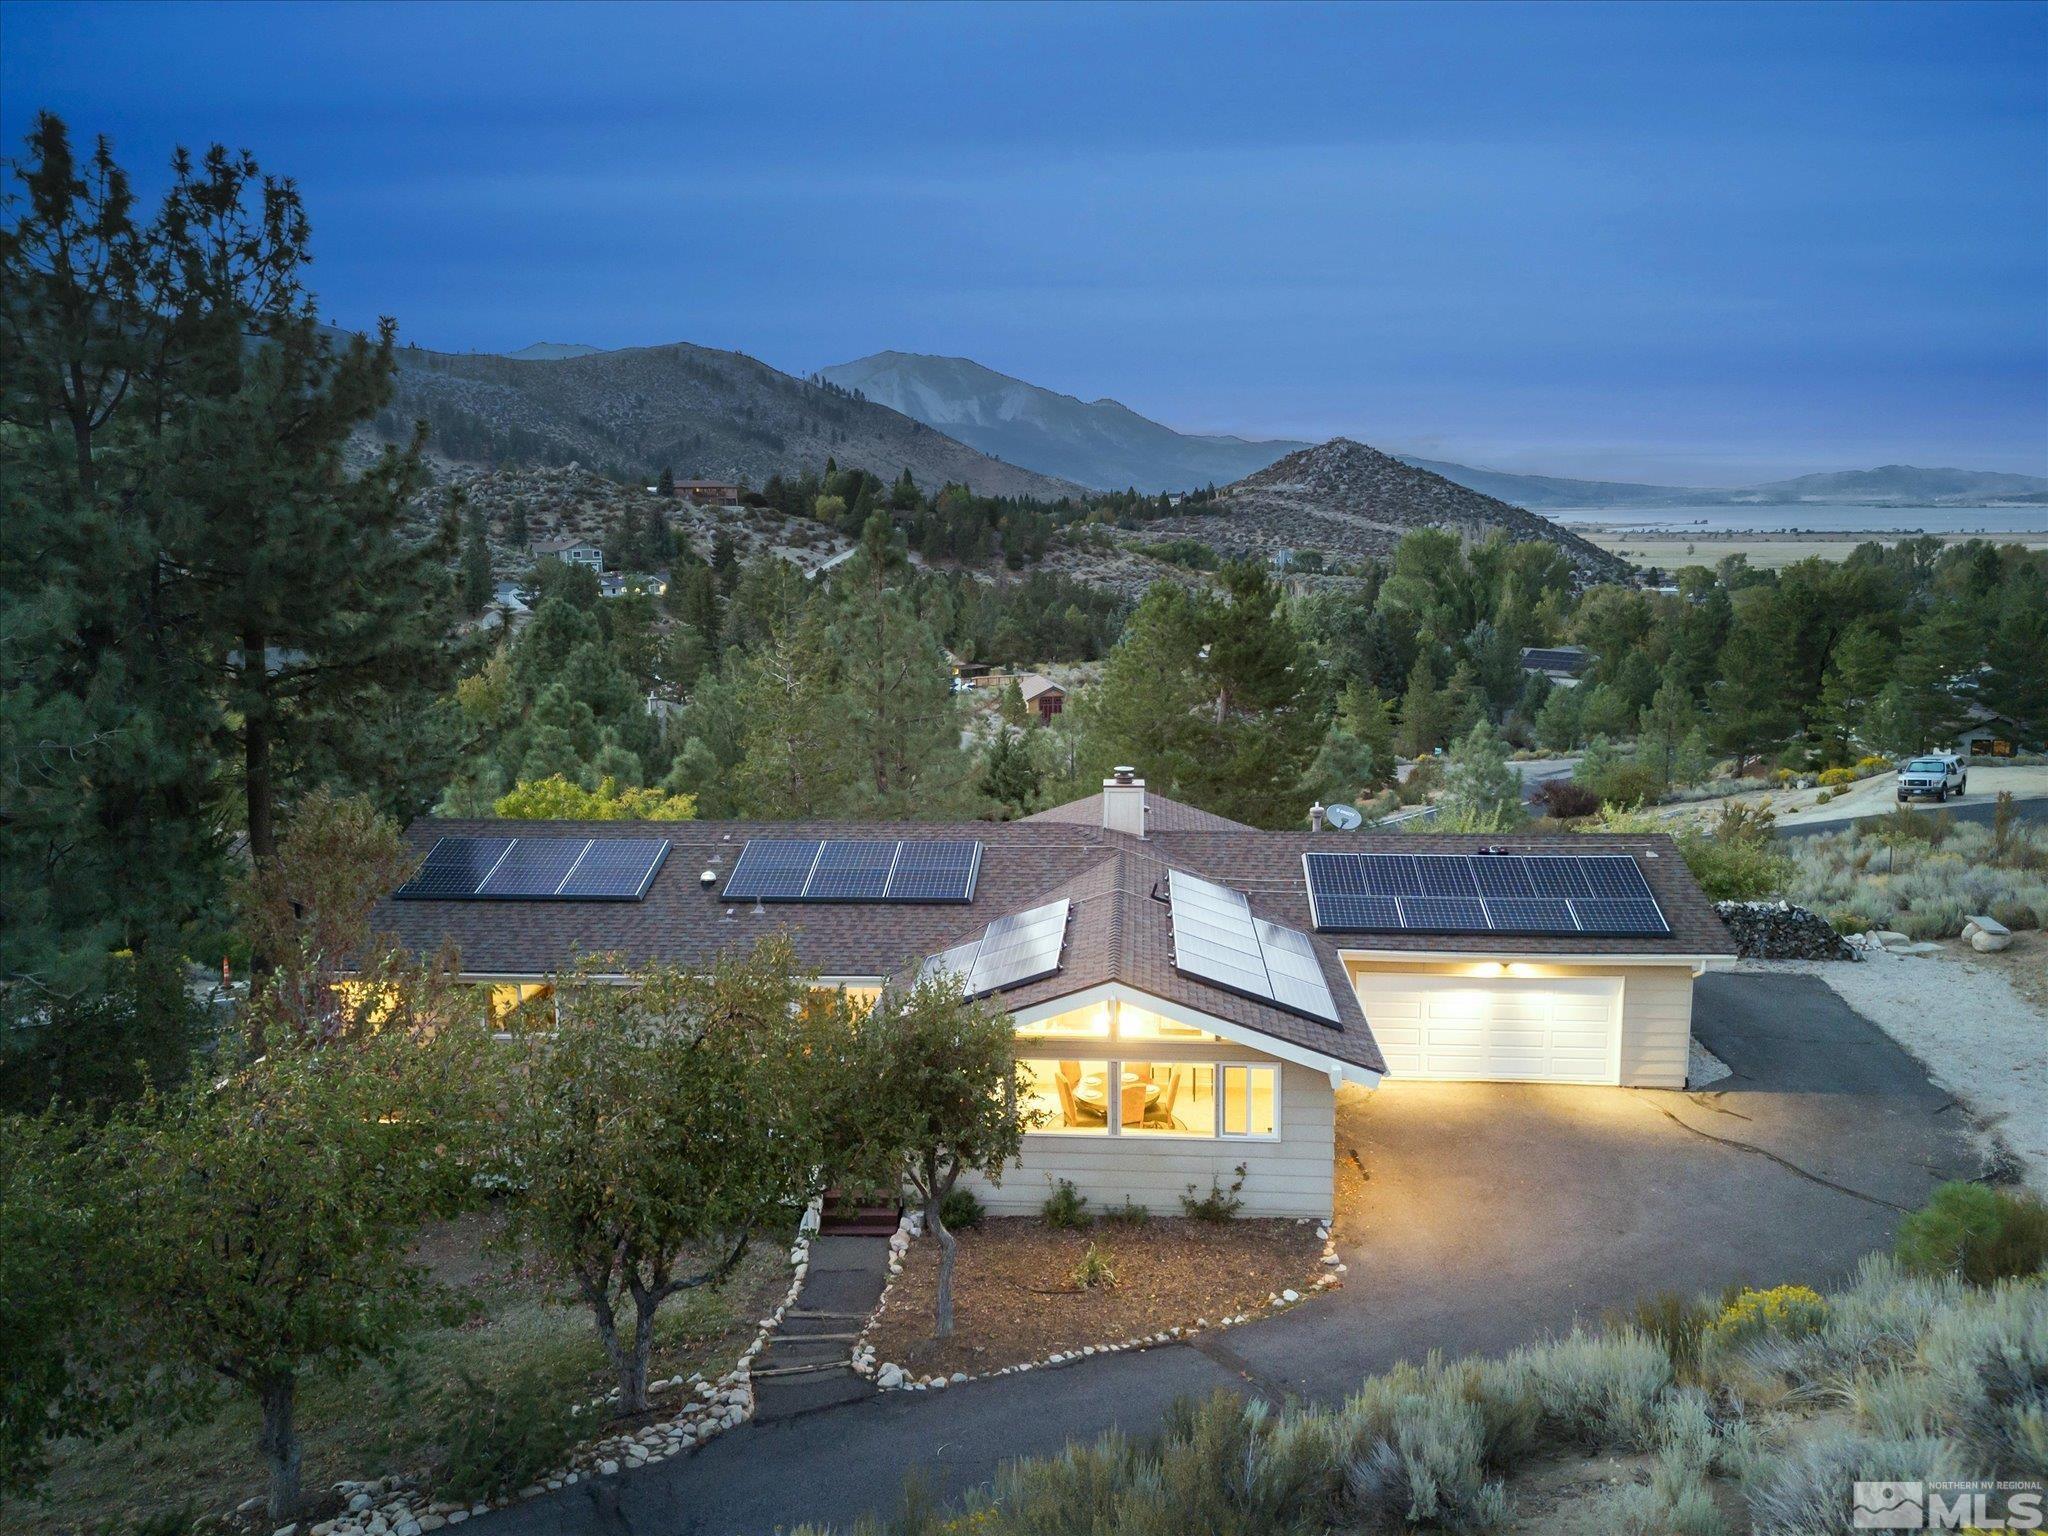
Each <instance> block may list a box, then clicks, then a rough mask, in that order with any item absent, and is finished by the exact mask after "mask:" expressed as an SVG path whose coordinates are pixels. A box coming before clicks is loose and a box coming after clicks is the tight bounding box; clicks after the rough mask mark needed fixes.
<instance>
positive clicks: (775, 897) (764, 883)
mask: <svg viewBox="0 0 2048 1536" xmlns="http://www.w3.org/2000/svg"><path fill="white" fill-rule="evenodd" d="M823 846H824V845H823V844H821V843H820V842H819V841H818V840H817V839H816V838H807V837H750V838H748V839H747V846H746V847H744V848H742V849H741V850H740V861H739V863H737V864H735V865H734V866H733V871H732V878H731V879H730V880H728V881H726V882H725V899H726V900H728V901H749V900H752V901H799V900H801V899H802V898H803V894H804V883H805V882H806V881H808V880H809V879H810V878H811V866H812V865H813V864H815V863H817V862H818V851H819V849H820V848H821V847H823Z"/></svg>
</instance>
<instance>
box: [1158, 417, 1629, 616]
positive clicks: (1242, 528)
mask: <svg viewBox="0 0 2048 1536" xmlns="http://www.w3.org/2000/svg"><path fill="white" fill-rule="evenodd" d="M1213 506H1214V508H1215V510H1213V511H1205V512H1200V513H1188V514H1183V515H1181V516H1179V517H1170V518H1161V519H1158V520H1156V521H1154V522H1152V523H1150V524H1148V525H1147V529H1148V532H1149V534H1150V535H1151V537H1153V538H1169V539H1170V538H1189V539H1198V540H1201V541H1202V542H1203V543H1206V544H1208V545H1210V546H1211V547H1213V548H1216V549H1218V550H1222V551H1224V552H1227V553H1229V554H1231V555H1250V556H1254V557H1256V558H1259V559H1266V560H1270V559H1272V558H1273V557H1274V556H1275V555H1278V554H1280V553H1282V552H1283V551H1286V552H1292V553H1296V554H1298V553H1299V552H1301V551H1303V550H1310V549H1313V550H1317V551H1320V552H1321V553H1323V554H1324V555H1325V556H1328V555H1332V554H1334V555H1336V556H1338V557H1340V558H1345V559H1353V560H1355V559H1359V558H1361V557H1368V556H1369V557H1372V558H1375V559H1384V558H1386V557H1387V556H1388V555H1391V554H1392V553H1393V550H1394V546H1395V545H1396V544H1397V543H1399V542H1400V539H1401V536H1402V535H1403V534H1405V533H1408V532H1410V531H1412V530H1414V529H1416V528H1450V529H1453V530H1455V531H1457V532H1458V533H1460V534H1463V535H1464V536H1466V537H1468V538H1473V539H1484V538H1487V537H1490V536H1491V535H1493V534H1494V533H1496V532H1500V533H1505V534H1507V535H1508V536H1509V537H1510V538H1513V539H1517V540H1524V539H1541V540H1544V541H1545V542H1547V543H1550V544H1554V545H1556V546H1557V547H1558V549H1560V550H1561V551H1563V553H1564V555H1565V557H1566V558H1567V559H1568V560H1570V561H1571V563H1572V566H1573V568H1574V569H1575V570H1577V571H1578V573H1579V575H1580V577H1581V579H1583V580H1588V581H1621V582H1630V581H1633V580H1635V579H1636V577H1637V575H1638V573H1637V572H1636V571H1635V570H1634V568H1633V567H1631V566H1630V565H1629V563H1628V562H1627V561H1625V560H1623V559H1621V558H1620V557H1619V556H1618V555H1611V554H1609V553H1608V552H1607V551H1605V550H1603V549H1601V548H1599V547H1598V546H1597V545H1595V544H1593V543H1591V542H1589V541H1588V540H1586V539H1583V538H1581V537H1580V536H1579V535H1578V534H1576V533H1573V532H1572V531H1571V530H1570V529H1568V528H1563V527H1560V526H1559V525H1558V524H1556V523H1554V522H1552V521H1551V520H1550V519H1549V518H1547V517H1544V516H1542V515H1540V514H1538V513H1535V512H1531V511H1530V510H1528V509H1527V508H1526V507H1518V506H1515V505H1513V504H1512V503H1509V502H1505V501H1502V500H1500V499H1499V498H1498V497H1493V496H1488V495H1486V494H1484V493H1483V492H1480V491H1475V490H1473V489H1471V488H1470V487H1469V486H1463V485H1459V484H1458V483H1457V482H1456V481H1454V480H1449V479H1446V478H1445V477H1444V476H1442V475H1438V474H1434V473H1432V472H1430V471H1429V470H1426V469H1417V468H1416V467H1415V466H1413V465H1411V464H1407V463H1404V462H1403V461H1402V460H1400V459H1399V458H1396V457H1395V456H1394V455H1392V454H1389V453H1382V452H1381V451H1380V450H1379V449H1377V448H1374V447H1372V446H1371V445H1370V444H1367V443H1361V442H1359V441H1357V440H1356V439H1354V438H1348V437H1334V438H1331V439H1330V441H1328V442H1327V443H1319V444H1317V445H1315V446H1314V447H1311V448H1304V449H1301V450H1299V451H1297V452H1295V453H1290V454H1288V455H1287V456H1286V457H1284V458H1281V459H1279V460H1277V461H1275V462H1274V463H1272V464H1269V465H1267V466H1266V467H1265V468H1264V469H1261V470H1258V471H1257V472H1255V473H1253V474H1251V475H1247V476H1246V477H1245V478H1244V479H1242V480H1240V481H1237V482H1236V483H1234V484H1232V485H1228V486H1225V487H1224V488H1223V489H1222V490H1220V491H1219V492H1218V493H1217V499H1216V501H1215V502H1214V503H1213Z"/></svg>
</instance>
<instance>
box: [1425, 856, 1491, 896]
mask: <svg viewBox="0 0 2048 1536" xmlns="http://www.w3.org/2000/svg"><path fill="white" fill-rule="evenodd" d="M1415 875H1416V878H1417V880H1419V881H1420V882H1421V889H1420V890H1419V891H1418V892H1417V894H1418V895H1422V896H1452V897H1461V898H1463V899H1464V900H1466V901H1477V900H1478V899H1479V882H1478V881H1477V880H1475V879H1473V877H1472V861H1471V860H1470V859H1468V858H1465V857H1464V856H1463V855H1456V856H1452V857H1446V856H1444V855H1442V854H1430V855H1428V856H1426V857H1424V858H1419V859H1417V860H1416V861H1415Z"/></svg>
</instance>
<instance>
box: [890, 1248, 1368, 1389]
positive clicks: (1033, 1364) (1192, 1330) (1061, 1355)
mask: <svg viewBox="0 0 2048 1536" xmlns="http://www.w3.org/2000/svg"><path fill="white" fill-rule="evenodd" d="M1296 1219H1297V1220H1299V1221H1302V1222H1304V1223H1306V1222H1308V1221H1311V1220H1314V1219H1315V1218H1313V1217H1308V1216H1303V1217H1298V1218H1296ZM923 1229H924V1217H923V1215H922V1213H912V1212H909V1211H906V1212H904V1213H903V1217H902V1219H901V1220H900V1221H898V1222H897V1224H896V1230H895V1232H893V1233H892V1234H890V1237H889V1280H890V1284H886V1285H884V1286H883V1287H882V1299H881V1300H880V1301H878V1302H876V1303H875V1310H874V1311H873V1312H872V1313H870V1314H869V1316H868V1320H867V1321H866V1322H865V1323H863V1324H861V1329H860V1337H859V1338H858V1339H857V1340H856V1341H855V1343H854V1346H853V1350H852V1358H853V1369H854V1372H855V1373H856V1374H857V1375H861V1376H866V1377H869V1378H871V1379H872V1380H873V1381H874V1384H875V1389H876V1390H877V1391H879V1392H942V1391H944V1390H945V1389H946V1388H947V1387H953V1386H960V1385H962V1384H963V1383H966V1382H970V1381H987V1380H990V1379H992V1378H994V1377H997V1376H1016V1375H1021V1374H1022V1373H1023V1372H1025V1371H1032V1370H1051V1369H1053V1368H1055V1367H1057V1366H1062V1365H1071V1364H1072V1363H1073V1362H1074V1361H1076V1360H1084V1359H1089V1358H1091V1357H1093V1356H1096V1355H1114V1354H1121V1353H1123V1352H1124V1351H1126V1350H1135V1349H1154V1348H1157V1347H1159V1346H1160V1345H1164V1344H1179V1343H1183V1342H1185V1341H1186V1340H1188V1339H1191V1338H1193V1337H1194V1336H1195V1335H1196V1334H1198V1333H1206V1332H1221V1331H1222V1330H1223V1329H1225V1328H1234V1327H1236V1326H1237V1325H1238V1324H1240V1323H1248V1322H1250V1321H1251V1320H1252V1319H1253V1318H1255V1317H1265V1316H1269V1315H1270V1314H1272V1313H1274V1312H1284V1311H1286V1310H1287V1309H1288V1308H1289V1307H1293V1306H1298V1305H1299V1304H1300V1303H1302V1302H1304V1301H1306V1300H1308V1298H1309V1297H1310V1296H1313V1295H1315V1294H1317V1293H1318V1292H1320V1291H1326V1290H1331V1289H1333V1288H1335V1287H1337V1286H1341V1285H1342V1284H1343V1283H1344V1276H1345V1274H1346V1273H1347V1272H1348V1270H1349V1266H1347V1265H1346V1264H1345V1263H1344V1261H1343V1260H1342V1259H1341V1258H1340V1257H1338V1254H1337V1239H1336V1238H1335V1236H1333V1235H1332V1230H1331V1223H1330V1222H1327V1221H1317V1222H1316V1236H1318V1237H1320V1238H1321V1239H1322V1240H1323V1255H1322V1263H1323V1266H1324V1271H1323V1273H1322V1274H1320V1275H1318V1276H1316V1278H1315V1283H1314V1284H1313V1285H1311V1286H1310V1287H1309V1288H1308V1290H1307V1292H1306V1293H1304V1292H1301V1291H1296V1290H1293V1289H1291V1288H1290V1289H1287V1290H1282V1291H1278V1292H1274V1293H1272V1294H1269V1295H1268V1297H1267V1301H1266V1310H1265V1311H1263V1312H1239V1313H1235V1314H1233V1315H1232V1316H1229V1317H1224V1318H1219V1319H1218V1320H1217V1321H1216V1322H1214V1323H1211V1322H1210V1321H1209V1319H1207V1318H1206V1317H1198V1318H1196V1319H1195V1321H1194V1322H1193V1323H1191V1324H1186V1325H1182V1326H1178V1327H1173V1328H1166V1329H1162V1330H1161V1331H1160V1332H1158V1333H1148V1334H1144V1335H1141V1336H1140V1337H1138V1338H1134V1339H1115V1340H1111V1341H1109V1342H1107V1343H1102V1344H1084V1345H1082V1346H1081V1347H1079V1348H1078V1349H1062V1350H1055V1351H1054V1352H1053V1353H1052V1354H1050V1355H1047V1356H1045V1357H1044V1358H1042V1359H1038V1360H1021V1361H1018V1362H1017V1363H1015V1364H1013V1365H1000V1366H997V1367H996V1368H995V1369H993V1370H988V1371H979V1372H976V1373H974V1374H973V1375H970V1374H968V1373H967V1372H966V1371H955V1372H953V1374H952V1375H950V1376H922V1377H920V1376H913V1375H912V1374H911V1373H910V1372H909V1371H908V1370H906V1369H905V1368H904V1367H902V1366H900V1365H897V1364H896V1363H894V1362H893V1361H886V1360H880V1359H879V1358H878V1357H877V1354H876V1351H875V1347H874V1345H873V1344H871V1343H869V1342H868V1338H869V1335H870V1334H872V1333H873V1332H874V1330H875V1325H876V1324H877V1323H879V1322H880V1321H881V1320H882V1313H883V1312H884V1311H885V1310H887V1308H888V1305H889V1292H890V1290H891V1288H892V1286H893V1283H894V1281H895V1278H896V1276H898V1275H900V1274H902V1273H903V1256H904V1253H905V1251H906V1250H907V1249H908V1248H909V1247H910V1242H911V1239H912V1238H914V1237H917V1236H920V1235H921V1234H922V1232H923Z"/></svg>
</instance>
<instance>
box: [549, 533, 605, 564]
mask: <svg viewBox="0 0 2048 1536" xmlns="http://www.w3.org/2000/svg"><path fill="white" fill-rule="evenodd" d="M549 557H552V558H554V559H556V560H559V561H561V562H562V563H563V564H564V565H587V566H589V567H590V568H591V569H592V570H593V571H602V570H603V569H604V551H603V550H602V549H600V548H598V546H597V545H595V544H592V543H590V542H589V541H588V540H585V539H535V540H534V541H533V558H534V559H536V560H543V559H547V558H549Z"/></svg>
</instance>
